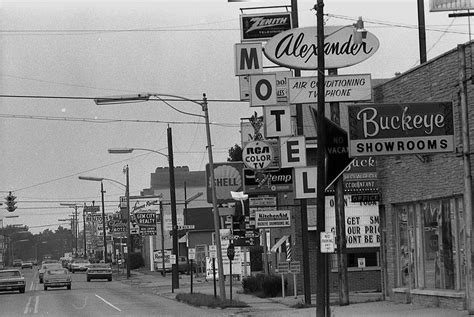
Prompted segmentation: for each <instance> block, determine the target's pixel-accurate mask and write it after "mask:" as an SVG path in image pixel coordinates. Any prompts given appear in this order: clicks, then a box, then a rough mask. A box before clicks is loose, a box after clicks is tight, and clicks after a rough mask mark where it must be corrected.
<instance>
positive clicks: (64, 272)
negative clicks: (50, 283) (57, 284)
mask: <svg viewBox="0 0 474 317" xmlns="http://www.w3.org/2000/svg"><path fill="white" fill-rule="evenodd" d="M47 274H48V275H61V274H67V271H66V270H64V269H61V270H60V269H56V270H48V271H47Z"/></svg>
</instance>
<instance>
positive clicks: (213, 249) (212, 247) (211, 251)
mask: <svg viewBox="0 0 474 317" xmlns="http://www.w3.org/2000/svg"><path fill="white" fill-rule="evenodd" d="M209 257H211V258H212V280H213V282H214V298H216V297H217V288H216V257H217V247H216V246H215V245H210V246H209Z"/></svg>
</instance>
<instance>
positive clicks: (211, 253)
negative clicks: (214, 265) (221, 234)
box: [209, 244, 217, 259]
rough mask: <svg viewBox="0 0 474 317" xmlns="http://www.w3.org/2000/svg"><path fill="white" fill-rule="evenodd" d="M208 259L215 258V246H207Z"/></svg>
mask: <svg viewBox="0 0 474 317" xmlns="http://www.w3.org/2000/svg"><path fill="white" fill-rule="evenodd" d="M209 257H210V258H213V259H216V258H217V246H216V245H215V244H212V245H210V246H209Z"/></svg>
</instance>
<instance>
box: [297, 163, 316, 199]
mask: <svg viewBox="0 0 474 317" xmlns="http://www.w3.org/2000/svg"><path fill="white" fill-rule="evenodd" d="M317 177H318V169H317V167H315V166H314V167H295V198H296V199H306V198H316V184H317Z"/></svg>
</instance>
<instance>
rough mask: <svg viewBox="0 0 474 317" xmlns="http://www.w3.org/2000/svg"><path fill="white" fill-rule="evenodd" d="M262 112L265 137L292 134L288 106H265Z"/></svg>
mask: <svg viewBox="0 0 474 317" xmlns="http://www.w3.org/2000/svg"><path fill="white" fill-rule="evenodd" d="M263 113H264V114H263V118H264V120H265V137H266V138H272V137H281V136H289V135H293V133H292V132H293V131H292V129H291V108H290V106H284V105H282V106H265V107H263Z"/></svg>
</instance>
